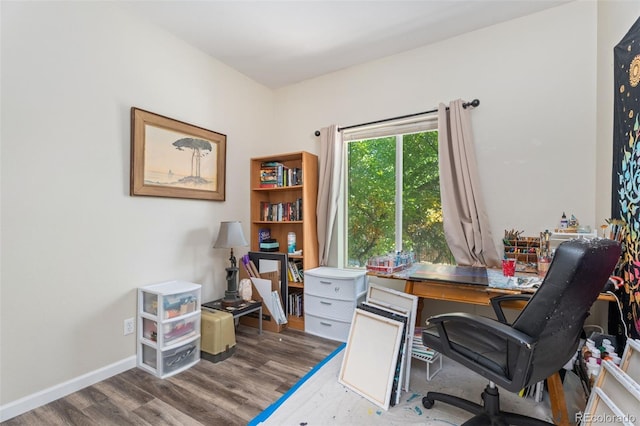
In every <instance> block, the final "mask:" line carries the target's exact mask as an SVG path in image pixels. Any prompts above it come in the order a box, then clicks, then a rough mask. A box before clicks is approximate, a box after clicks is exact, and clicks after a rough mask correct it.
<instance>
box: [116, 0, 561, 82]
mask: <svg viewBox="0 0 640 426" xmlns="http://www.w3.org/2000/svg"><path fill="white" fill-rule="evenodd" d="M569 1H573V0H413V1H403V0H396V1H388V0H387V1H385V0H378V1H362V0H361V1H336V0H333V1H328V0H325V1H308V0H297V1H270V0H263V1H244V0H235V1H217V0H215V1H214V0H199V1H179V0H168V1H167V0H162V1H157V0H148V1H129V0H121V2H120V3H121V4H122V5H123V6H124V7H125V8H126V9H128V10H129V11H130V12H132V13H134V14H136V15H138V16H139V17H140V18H142V19H147V20H149V21H150V22H152V23H154V24H156V25H158V26H160V27H162V28H164V29H166V30H167V31H169V32H171V33H173V34H174V35H176V36H177V37H179V38H181V39H183V40H184V41H186V42H187V43H189V44H191V45H193V46H195V47H196V48H198V49H200V50H202V51H204V52H206V53H208V54H209V55H211V56H213V57H215V58H216V59H218V60H219V61H221V62H223V63H225V64H227V65H228V66H230V67H232V68H234V69H235V70H237V71H239V72H241V73H242V74H244V75H246V76H248V77H250V78H251V79H253V80H255V81H257V82H259V83H261V84H263V85H265V86H267V87H270V88H278V87H282V86H286V85H289V84H293V83H297V82H300V81H303V80H307V79H310V78H314V77H317V76H320V75H323V74H326V73H330V72H333V71H337V70H340V69H343V68H347V67H350V66H353V65H357V64H361V63H364V62H368V61H371V60H375V59H378V58H382V57H385V56H389V55H393V54H396V53H400V52H404V51H407V50H410V49H414V48H417V47H419V46H424V45H427V44H430V43H434V42H437V41H439V40H443V39H446V38H449V37H454V36H456V35H459V34H463V33H466V32H470V31H474V30H477V29H479V28H483V27H487V26H490V25H493V24H497V23H500V22H504V21H507V20H509V19H514V18H517V17H521V16H524V15H528V14H531V13H535V12H538V11H541V10H544V9H548V8H551V7H555V6H558V5H560V4H564V3H568V2H569Z"/></svg>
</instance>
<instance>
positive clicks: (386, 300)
mask: <svg viewBox="0 0 640 426" xmlns="http://www.w3.org/2000/svg"><path fill="white" fill-rule="evenodd" d="M365 301H366V302H367V303H369V304H371V305H376V306H380V307H382V308H386V309H391V310H393V311H398V312H407V314H408V315H409V323H408V327H407V332H406V336H405V339H406V344H405V354H404V356H405V362H404V365H405V367H406V369H405V371H404V390H405V391H407V392H408V391H409V381H410V379H411V345H412V343H413V333H414V331H415V326H416V311H417V310H418V296H414V295H413V294H408V293H405V292H403V291H398V290H394V289H392V288H387V287H382V286H378V285H375V284H369V288H367V295H366V298H365Z"/></svg>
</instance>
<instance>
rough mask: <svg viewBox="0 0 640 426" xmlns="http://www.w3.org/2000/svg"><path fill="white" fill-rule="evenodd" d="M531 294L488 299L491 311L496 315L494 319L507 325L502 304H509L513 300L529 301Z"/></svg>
mask: <svg viewBox="0 0 640 426" xmlns="http://www.w3.org/2000/svg"><path fill="white" fill-rule="evenodd" d="M531 296H533V295H532V294H502V295H500V296H495V297H492V298H491V299H490V301H491V307H492V308H493V311H494V312H495V313H496V317H498V321H500V322H501V323H503V324H507V318H506V317H505V315H504V310H503V309H502V302H511V301H514V300H530V299H531Z"/></svg>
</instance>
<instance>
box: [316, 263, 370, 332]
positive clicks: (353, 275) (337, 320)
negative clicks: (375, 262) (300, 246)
mask: <svg viewBox="0 0 640 426" xmlns="http://www.w3.org/2000/svg"><path fill="white" fill-rule="evenodd" d="M366 290H367V275H366V273H365V272H364V271H355V270H348V269H338V268H329V267H324V266H323V267H319V268H315V269H311V270H309V271H305V273H304V317H305V320H304V330H305V332H307V333H309V334H314V335H316V336H321V337H325V338H328V339H332V340H338V341H341V342H346V341H347V338H348V337H349V329H350V328H351V321H352V320H353V311H354V310H355V308H356V306H358V303H360V302H362V301H363V300H364V297H365V295H366Z"/></svg>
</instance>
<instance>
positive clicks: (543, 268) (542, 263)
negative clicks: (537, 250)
mask: <svg viewBox="0 0 640 426" xmlns="http://www.w3.org/2000/svg"><path fill="white" fill-rule="evenodd" d="M549 265H551V259H550V258H549V257H546V256H541V257H538V276H539V277H540V278H544V276H545V275H547V271H548V270H549Z"/></svg>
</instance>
